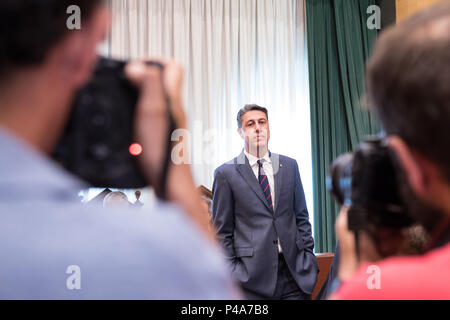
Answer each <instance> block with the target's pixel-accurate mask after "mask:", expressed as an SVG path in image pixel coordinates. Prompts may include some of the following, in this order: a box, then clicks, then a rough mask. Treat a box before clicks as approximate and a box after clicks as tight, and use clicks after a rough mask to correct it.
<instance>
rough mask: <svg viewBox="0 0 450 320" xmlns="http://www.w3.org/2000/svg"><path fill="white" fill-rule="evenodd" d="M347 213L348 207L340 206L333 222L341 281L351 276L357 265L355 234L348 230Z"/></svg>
mask: <svg viewBox="0 0 450 320" xmlns="http://www.w3.org/2000/svg"><path fill="white" fill-rule="evenodd" d="M347 213H348V207H346V206H342V208H341V212H340V213H339V216H338V217H337V219H336V224H335V227H336V235H337V238H338V241H339V250H340V259H339V269H338V277H339V279H340V280H341V281H345V280H347V279H349V278H351V276H352V275H353V274H354V273H355V271H356V270H357V269H358V266H359V263H358V258H357V256H356V243H355V234H354V233H353V232H352V231H350V230H348V216H347Z"/></svg>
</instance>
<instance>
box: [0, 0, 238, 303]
mask: <svg viewBox="0 0 450 320" xmlns="http://www.w3.org/2000/svg"><path fill="white" fill-rule="evenodd" d="M73 5H75V6H78V8H79V9H80V10H79V12H80V13H81V29H79V30H76V29H75V30H69V29H68V27H67V26H66V22H67V19H68V18H69V16H70V14H68V13H67V12H68V8H69V7H70V6H73ZM109 20H110V15H109V12H108V11H107V9H106V8H104V7H103V4H102V1H100V0H46V1H42V0H2V1H1V2H0V148H1V155H0V255H1V256H2V257H7V259H3V261H2V263H1V265H0V283H1V286H0V299H230V298H234V297H236V295H235V291H234V286H233V284H232V283H231V282H230V280H229V277H228V275H227V273H226V270H225V267H224V265H223V264H222V257H221V254H220V251H219V249H218V246H217V245H216V242H215V238H214V235H213V233H212V232H211V231H210V229H209V228H208V226H209V224H208V219H207V217H205V216H204V215H203V211H202V207H201V201H200V195H199V194H198V192H197V191H196V188H195V185H194V181H193V178H192V174H191V170H190V167H189V166H188V165H180V166H175V165H171V166H169V171H168V176H167V181H166V187H167V189H166V190H165V194H166V195H167V199H168V200H169V201H171V202H173V203H174V204H176V205H174V204H168V203H165V202H160V203H159V204H158V205H157V206H156V208H155V209H154V210H153V211H154V212H151V210H150V212H144V211H140V213H139V212H136V211H133V210H130V211H129V210H128V209H115V210H113V209H110V210H104V209H102V208H94V207H89V206H82V205H81V204H80V203H79V201H78V199H77V194H78V191H79V190H81V189H83V188H85V187H86V185H85V184H84V183H83V182H81V181H79V180H78V179H77V178H75V177H74V176H72V175H70V174H69V173H68V172H66V171H64V170H62V169H61V168H60V167H59V166H58V165H56V163H55V162H53V161H52V160H51V159H50V156H49V155H50V154H51V153H52V152H53V149H54V148H55V145H56V143H57V142H58V140H59V138H60V136H61V135H62V132H63V130H64V127H65V125H66V123H67V121H68V118H69V116H70V112H71V106H72V103H73V99H74V97H75V94H76V92H77V90H78V89H80V88H81V87H82V86H83V85H85V84H86V83H87V82H88V81H89V80H90V78H91V75H92V71H93V69H94V67H95V65H96V62H97V54H96V49H97V46H98V45H99V43H100V42H101V41H102V40H103V38H104V36H105V34H106V32H107V29H108V27H109ZM159 62H160V63H161V64H162V65H163V66H164V72H163V78H161V70H160V69H158V68H155V67H149V66H147V65H146V64H144V63H142V62H133V63H131V64H129V65H128V66H127V68H126V74H127V76H128V78H129V80H130V81H131V82H132V83H133V84H134V85H135V86H136V87H137V88H138V89H139V100H138V105H137V111H136V121H135V129H136V132H135V134H136V136H137V137H138V138H139V141H140V143H141V144H142V146H143V149H144V150H145V151H146V152H144V153H143V155H142V157H141V165H142V168H143V171H144V173H145V175H146V178H147V179H148V181H150V182H151V184H152V185H153V186H155V185H157V184H156V181H157V180H158V179H159V178H160V176H161V170H162V168H163V167H164V166H165V164H164V163H163V162H164V150H165V146H166V145H167V139H169V137H167V130H168V126H169V124H168V123H167V122H168V121H167V110H166V103H165V99H164V98H165V97H164V94H163V91H164V92H166V93H167V95H168V97H169V99H170V105H171V110H170V112H171V113H172V114H173V117H174V119H175V122H176V126H177V127H178V128H185V127H186V116H185V113H184V111H183V108H182V101H181V86H182V82H183V79H182V70H181V68H180V67H179V66H178V65H177V64H175V63H173V62H171V61H159ZM161 79H163V80H162V81H161ZM179 208H181V209H182V210H180V209H179Z"/></svg>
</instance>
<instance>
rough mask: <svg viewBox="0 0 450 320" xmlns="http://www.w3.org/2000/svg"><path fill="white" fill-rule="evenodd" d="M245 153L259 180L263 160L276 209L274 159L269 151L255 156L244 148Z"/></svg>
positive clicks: (279, 249) (279, 245) (279, 248)
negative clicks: (259, 162)
mask: <svg viewBox="0 0 450 320" xmlns="http://www.w3.org/2000/svg"><path fill="white" fill-rule="evenodd" d="M244 154H245V156H246V157H247V159H248V163H249V164H250V167H251V168H252V170H253V173H254V174H255V177H256V180H258V178H259V176H258V174H259V166H258V160H261V162H262V164H263V170H264V173H265V174H266V176H267V180H268V181H269V187H270V195H271V197H272V204H273V208H274V210H275V179H274V176H273V167H272V160H271V159H270V157H269V151H267V152H266V154H265V155H264V157H262V158H258V157H255V156H254V155H251V154H250V153H248V152H247V151H246V150H244ZM258 182H259V180H258ZM278 251H279V252H282V249H281V244H280V239H278Z"/></svg>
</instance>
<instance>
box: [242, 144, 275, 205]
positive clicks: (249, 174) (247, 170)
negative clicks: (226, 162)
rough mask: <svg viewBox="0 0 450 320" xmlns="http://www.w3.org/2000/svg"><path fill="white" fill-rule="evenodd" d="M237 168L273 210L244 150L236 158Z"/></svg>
mask: <svg viewBox="0 0 450 320" xmlns="http://www.w3.org/2000/svg"><path fill="white" fill-rule="evenodd" d="M236 170H237V171H238V172H239V173H240V174H241V176H242V177H243V178H244V180H245V181H246V182H247V184H248V185H249V186H250V188H251V189H252V190H253V192H254V193H255V194H256V195H257V196H258V198H259V199H260V200H261V201H262V202H263V203H264V205H265V206H266V207H267V209H269V210H270V211H272V209H271V208H270V207H269V204H268V203H267V201H266V198H265V197H264V193H263V191H262V189H261V186H260V185H259V183H258V180H257V179H256V177H255V174H254V173H253V170H252V168H251V167H250V164H249V162H248V159H247V157H246V156H245V154H244V152H242V153H241V154H240V155H239V156H238V157H237V158H236Z"/></svg>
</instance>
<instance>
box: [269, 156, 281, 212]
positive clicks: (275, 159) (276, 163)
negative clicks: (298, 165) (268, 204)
mask: <svg viewBox="0 0 450 320" xmlns="http://www.w3.org/2000/svg"><path fill="white" fill-rule="evenodd" d="M270 160H271V161H272V168H273V175H274V183H275V203H274V212H276V210H277V208H278V203H280V192H281V182H282V181H283V172H284V170H283V169H284V168H283V163H282V162H281V160H280V155H279V154H276V153H272V154H270Z"/></svg>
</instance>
